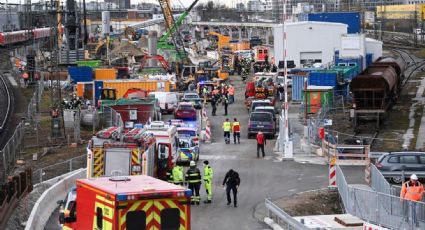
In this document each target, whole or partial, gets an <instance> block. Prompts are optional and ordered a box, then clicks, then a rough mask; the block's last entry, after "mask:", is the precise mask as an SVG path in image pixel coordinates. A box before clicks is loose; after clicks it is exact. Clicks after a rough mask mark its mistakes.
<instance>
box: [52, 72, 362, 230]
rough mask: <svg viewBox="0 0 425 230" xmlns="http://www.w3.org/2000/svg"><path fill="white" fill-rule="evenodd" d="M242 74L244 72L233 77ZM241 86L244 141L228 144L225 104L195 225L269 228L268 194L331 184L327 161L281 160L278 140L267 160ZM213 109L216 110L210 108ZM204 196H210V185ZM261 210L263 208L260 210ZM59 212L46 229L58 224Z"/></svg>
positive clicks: (351, 177) (236, 111)
mask: <svg viewBox="0 0 425 230" xmlns="http://www.w3.org/2000/svg"><path fill="white" fill-rule="evenodd" d="M232 79H239V77H232ZM233 83H235V85H236V89H237V91H236V103H235V104H232V105H230V106H229V116H228V117H229V119H233V118H234V117H237V118H238V119H239V120H240V121H241V124H242V139H241V144H240V145H239V144H236V145H235V144H233V143H231V144H228V145H226V144H225V143H224V140H223V137H222V130H221V123H222V121H223V120H224V119H225V117H224V116H222V115H223V108H222V106H220V107H219V108H218V111H217V115H218V116H215V117H212V116H210V119H211V121H212V125H213V127H212V135H213V143H211V144H204V145H202V146H201V148H202V150H201V157H200V159H201V160H200V162H199V163H198V165H199V167H200V169H202V161H203V160H205V159H207V160H209V161H210V164H211V166H212V167H213V169H214V179H213V192H214V195H213V203H212V204H208V205H207V204H203V203H202V204H201V205H199V206H193V208H192V229H194V230H200V229H202V230H215V229H217V230H221V229H238V230H239V229H241V230H242V229H250V230H251V229H264V228H266V225H264V224H263V223H261V222H259V221H258V220H257V219H256V218H255V217H254V212H256V211H258V210H257V209H258V208H257V205H258V206H259V207H261V205H259V204H261V203H263V202H264V198H265V197H271V198H280V197H282V196H285V195H289V194H293V193H297V192H300V191H306V190H311V189H318V188H323V187H326V186H327V182H328V181H327V173H328V171H327V170H328V169H327V166H323V165H309V164H300V163H296V162H293V161H281V160H279V159H280V158H279V155H277V154H275V153H273V147H274V143H275V140H271V141H269V142H268V144H267V146H266V154H267V156H266V157H265V158H264V159H263V158H261V159H257V157H256V149H255V148H256V143H255V140H254V139H250V140H248V139H247V138H246V128H247V127H246V126H247V120H248V112H247V110H246V109H245V108H244V104H243V100H244V96H243V95H244V94H243V93H244V88H243V86H242V82H241V81H239V80H236V81H234V82H233ZM208 109H209V110H208V113H210V112H211V109H210V107H208ZM231 168H232V169H234V170H236V171H238V172H239V174H240V177H241V186H240V188H239V196H238V199H239V202H238V203H239V207H237V208H234V207H233V206H226V202H227V201H226V196H225V191H224V189H223V188H222V187H221V183H222V180H223V177H224V175H225V173H226V172H227V171H228V170H229V169H231ZM344 171H345V172H346V174H347V175H346V176H347V177H348V178H347V180H348V181H349V182H351V183H361V182H363V178H362V177H363V168H358V167H346V168H344ZM201 190H202V191H201V197H202V198H203V199H204V198H206V193H205V190H204V187H203V186H202V188H201ZM260 211H261V210H260ZM56 220H57V217H53V218H52V219H51V220H50V222H49V226H48V227H47V228H46V229H49V230H50V229H58V228H57V224H55V222H56Z"/></svg>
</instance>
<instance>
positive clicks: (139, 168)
mask: <svg viewBox="0 0 425 230" xmlns="http://www.w3.org/2000/svg"><path fill="white" fill-rule="evenodd" d="M132 131H133V134H132V135H133V136H135V135H139V136H137V140H136V139H135V138H134V137H131V135H128V134H126V135H124V137H125V139H127V140H129V139H131V140H136V141H133V142H131V143H127V142H120V141H115V140H113V139H101V138H97V137H93V138H92V140H91V141H90V143H89V146H88V148H87V151H88V153H87V177H88V178H92V177H102V176H112V175H117V174H118V175H149V176H153V177H157V178H160V179H165V174H166V172H167V171H168V170H169V169H170V168H168V167H167V162H168V159H162V158H159V157H158V153H157V151H156V144H155V143H156V140H155V137H153V136H152V135H148V134H145V135H140V131H139V132H135V131H134V130H132Z"/></svg>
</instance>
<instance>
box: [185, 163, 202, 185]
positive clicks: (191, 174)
mask: <svg viewBox="0 0 425 230" xmlns="http://www.w3.org/2000/svg"><path fill="white" fill-rule="evenodd" d="M186 181H187V182H188V183H189V184H201V172H200V171H199V169H198V168H195V167H193V168H192V167H190V168H189V170H187V172H186Z"/></svg>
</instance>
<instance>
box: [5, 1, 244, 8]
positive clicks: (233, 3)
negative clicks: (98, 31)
mask: <svg viewBox="0 0 425 230" xmlns="http://www.w3.org/2000/svg"><path fill="white" fill-rule="evenodd" d="M25 1H26V0H8V1H7V2H9V3H22V4H23V3H24V2H25ZM38 1H39V0H31V2H38ZM45 1H50V0H45ZM77 1H80V0H77ZM81 1H82V0H81ZM90 1H91V0H86V2H90ZM208 1H209V0H199V2H198V3H206V2H208ZM212 1H213V2H219V3H221V4H226V5H228V6H232V5H233V6H234V5H235V4H236V3H238V2H243V3H245V2H246V1H247V0H212ZM99 2H102V0H99ZM139 2H153V3H157V2H158V1H156V0H131V4H136V3H139ZM192 2H193V0H171V3H172V4H175V5H179V6H180V5H181V4H183V5H184V6H186V7H187V6H189V5H190V4H191V3H192ZM0 3H6V0H0Z"/></svg>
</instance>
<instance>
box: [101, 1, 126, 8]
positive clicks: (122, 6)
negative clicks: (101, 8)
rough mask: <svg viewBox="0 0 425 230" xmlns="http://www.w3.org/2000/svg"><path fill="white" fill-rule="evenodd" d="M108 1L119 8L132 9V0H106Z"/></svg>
mask: <svg viewBox="0 0 425 230" xmlns="http://www.w3.org/2000/svg"><path fill="white" fill-rule="evenodd" d="M105 2H106V3H114V4H116V5H117V6H118V8H119V9H131V4H130V0H105Z"/></svg>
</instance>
